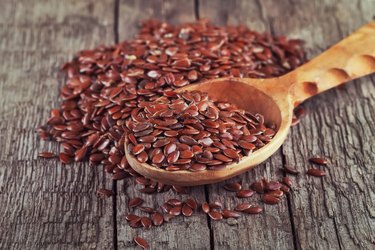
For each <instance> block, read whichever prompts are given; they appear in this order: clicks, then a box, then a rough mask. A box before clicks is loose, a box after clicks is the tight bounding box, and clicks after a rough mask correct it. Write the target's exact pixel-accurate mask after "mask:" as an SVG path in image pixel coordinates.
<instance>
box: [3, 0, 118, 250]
mask: <svg viewBox="0 0 375 250" xmlns="http://www.w3.org/2000/svg"><path fill="white" fill-rule="evenodd" d="M108 6H113V2H112V1H101V2H100V3H98V2H96V1H90V0H87V1H80V2H77V1H73V0H69V1H47V0H44V1H2V3H1V8H0V37H1V40H0V56H1V58H2V62H1V64H0V107H1V108H0V160H1V161H0V206H1V216H0V249H96V248H99V249H110V248H112V247H113V242H112V239H113V225H112V220H111V214H112V202H111V199H109V200H104V201H103V200H100V199H98V198H97V197H96V190H97V189H98V188H101V187H103V186H107V188H111V182H110V181H109V182H107V181H106V179H105V177H104V173H103V171H102V170H101V169H100V168H98V169H91V168H89V167H88V164H85V163H81V164H74V165H72V166H63V165H61V164H60V163H57V162H56V161H55V160H48V161H47V160H43V159H38V158H37V153H38V152H39V151H44V150H52V151H55V152H57V151H58V148H57V145H56V144H52V143H49V142H41V141H40V140H39V139H38V138H37V135H36V134H35V132H34V131H35V128H37V127H38V126H40V125H42V124H43V123H44V122H45V121H46V119H47V117H48V115H49V112H50V109H51V107H56V106H57V105H58V89H59V86H61V83H62V81H63V78H62V76H61V75H60V74H59V73H58V72H59V67H60V65H61V64H62V63H63V62H65V61H67V60H69V59H71V58H72V57H73V55H74V53H75V52H77V51H78V50H80V49H84V48H90V47H94V46H97V45H98V44H99V43H100V42H105V43H110V42H112V41H113V33H112V30H113V29H112V27H113V8H112V9H108Z"/></svg>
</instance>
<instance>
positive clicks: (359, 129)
mask: <svg viewBox="0 0 375 250" xmlns="http://www.w3.org/2000/svg"><path fill="white" fill-rule="evenodd" d="M374 15H375V1H373V0H366V1H365V0H325V1H318V0H300V1H297V0H289V1H272V0H262V1H261V0H254V1H245V0H244V1H225V0H221V1H220V0H211V1H204V0H196V1H188V0H185V1H172V0H170V1H167V0H164V1H163V0H153V1H146V0H140V1H137V0H128V1H125V0H124V1H121V0H120V1H119V0H101V1H96V0H83V1H75V0H64V1H61V0H22V1H21V0H20V1H16V0H5V1H1V4H0V59H1V63H0V161H1V162H0V211H1V212H0V249H133V248H135V244H134V243H133V240H132V238H133V237H134V236H135V235H140V236H142V237H144V238H145V239H147V240H148V241H149V242H150V243H151V248H152V249H374V245H375V143H374V137H375V124H374V123H375V110H374V107H375V78H374V76H369V77H365V78H363V79H361V80H357V81H354V82H352V83H350V84H348V85H345V86H344V87H342V88H340V89H335V90H331V91H328V92H326V93H324V94H322V95H320V96H318V97H316V98H314V99H313V100H309V101H307V102H306V103H305V104H304V107H305V108H306V111H307V113H308V114H307V116H306V117H305V118H303V119H302V121H301V123H300V124H299V125H298V126H296V127H293V129H292V131H291V132H290V135H289V137H288V139H287V140H286V142H285V144H284V145H283V146H282V148H281V149H280V150H279V151H278V152H277V153H276V154H275V155H273V156H272V157H271V158H270V159H269V160H268V161H267V162H265V163H264V164H262V165H260V166H259V167H257V168H256V169H255V170H252V171H250V172H248V173H246V174H243V175H241V176H239V177H236V178H234V179H235V180H242V181H243V182H245V183H246V182H252V181H254V180H255V179H256V178H260V177H268V178H273V179H276V178H280V177H281V176H282V174H281V173H280V172H279V171H277V169H278V168H279V167H280V166H282V164H290V165H294V166H297V167H298V168H299V169H300V170H301V171H303V172H304V171H306V169H307V168H309V166H310V164H309V163H308V161H307V159H308V158H309V157H311V156H315V155H324V156H327V157H328V158H329V159H330V162H331V163H330V165H329V167H328V168H327V171H328V175H327V176H326V177H324V178H322V179H320V178H309V177H307V176H306V175H305V174H302V175H300V176H299V177H297V178H294V179H293V180H294V181H295V183H296V185H295V188H294V190H293V192H292V193H291V194H290V195H288V197H287V199H284V200H283V202H282V204H281V205H279V206H266V207H265V211H264V213H263V214H262V215H259V216H243V217H241V218H240V219H238V221H237V224H235V225H229V224H228V222H227V221H226V220H223V221H220V222H215V221H210V220H209V219H208V217H207V216H206V215H204V214H201V213H197V214H195V215H194V216H193V217H192V218H188V219H186V218H182V217H181V218H178V219H176V220H173V221H172V222H171V223H167V224H165V225H163V226H162V227H157V228H153V229H152V230H142V229H132V228H130V227H129V226H128V225H127V223H126V222H125V220H124V219H123V214H124V213H126V212H127V207H126V202H127V200H128V196H129V195H130V196H132V195H133V194H134V193H135V192H136V193H137V195H139V192H137V191H134V190H132V189H130V188H126V186H125V184H124V183H123V182H119V183H112V181H111V180H110V178H108V176H106V175H105V173H103V171H102V170H101V169H100V168H96V169H95V168H90V167H88V164H87V163H76V164H74V165H70V166H63V165H61V164H60V163H58V162H57V161H54V160H49V161H47V160H43V159H38V158H37V153H38V151H42V150H53V151H58V145H57V144H56V143H48V142H44V141H40V140H39V139H38V138H37V135H36V134H35V128H36V127H38V126H39V125H41V124H43V123H44V122H45V121H46V119H47V117H48V115H49V111H50V109H51V107H57V105H58V103H59V100H58V89H59V86H61V84H62V80H63V76H62V75H61V73H60V72H59V66H60V65H61V64H62V63H63V62H65V61H67V60H69V59H71V58H72V56H73V55H74V53H75V52H77V51H78V50H81V49H85V48H93V47H95V46H97V45H99V44H102V43H104V44H112V43H114V42H117V41H120V40H123V39H126V38H131V37H132V36H133V35H134V34H135V32H136V31H137V23H138V22H139V20H142V19H145V18H150V17H155V18H159V19H162V20H166V21H169V22H173V23H176V22H186V21H194V20H195V19H196V18H198V17H208V18H210V19H211V20H212V21H213V22H215V23H217V24H222V25H224V24H239V23H243V24H246V25H248V26H249V27H250V28H252V29H255V30H258V31H267V32H271V33H272V34H279V35H280V34H283V35H287V36H288V37H291V38H302V39H304V40H306V49H307V51H308V55H309V57H310V58H311V57H312V56H314V55H317V54H319V53H320V52H321V51H323V50H324V49H325V48H327V47H328V46H330V45H332V44H333V43H335V42H337V41H339V40H340V39H342V38H343V37H345V36H346V35H348V34H350V33H351V32H353V31H354V30H355V29H356V28H358V27H359V26H361V25H362V24H365V23H366V22H369V21H371V20H372V19H373V18H374ZM232 181H233V180H232ZM222 185H223V184H216V185H209V186H205V187H196V188H193V189H192V190H191V195H192V196H195V197H196V198H197V199H198V201H200V202H203V201H205V200H209V201H215V200H220V201H222V202H223V203H224V204H225V205H226V206H229V205H233V204H234V202H235V198H233V197H232V196H228V197H225V196H224V195H223V194H222V192H223V189H222ZM102 187H107V188H110V189H111V188H112V187H113V188H117V192H118V194H117V196H115V197H113V199H106V200H102V199H99V198H97V197H96V190H97V189H98V188H102ZM171 196H175V195H174V194H173V193H166V194H158V195H157V196H146V195H144V196H142V197H143V198H144V199H145V200H146V204H150V205H151V204H154V203H160V202H161V200H164V199H166V198H167V197H171ZM184 197H186V196H184Z"/></svg>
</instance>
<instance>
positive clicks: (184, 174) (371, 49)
mask: <svg viewBox="0 0 375 250" xmlns="http://www.w3.org/2000/svg"><path fill="white" fill-rule="evenodd" d="M374 56H375V22H372V23H369V24H367V25H365V26H363V27H362V28H360V29H359V30H358V31H356V32H355V33H353V34H352V35H350V36H349V37H347V38H345V39H344V40H342V41H341V42H339V43H338V44H336V45H334V46H333V47H331V48H330V49H329V50H327V51H325V52H324V53H322V54H321V55H319V56H318V57H316V58H314V59H313V60H311V61H310V62H308V63H306V64H304V65H302V66H301V67H299V68H297V69H295V70H294V71H292V72H290V73H288V74H286V75H284V76H281V77H277V78H271V79H251V78H218V79H214V80H208V81H205V82H202V83H198V84H193V85H189V86H187V87H184V88H180V89H178V90H176V91H177V92H183V91H193V90H199V91H201V92H207V93H208V95H209V97H210V98H211V99H213V100H214V101H222V102H229V103H232V104H235V105H236V106H237V107H238V108H240V109H244V110H246V111H249V112H251V113H260V114H262V115H264V118H265V123H273V124H275V125H276V131H277V132H276V134H275V136H274V137H273V139H272V140H271V141H270V142H269V143H268V144H266V145H265V146H264V147H262V148H260V149H258V150H256V151H254V152H252V153H251V154H249V155H248V156H245V157H243V158H242V159H241V161H239V162H238V163H232V164H229V165H227V166H226V167H225V168H224V169H222V170H204V171H199V172H191V171H187V170H179V171H166V170H163V169H159V168H156V167H154V166H151V165H149V164H147V163H140V162H138V161H137V159H136V158H135V157H134V156H133V155H131V154H130V153H129V152H128V151H127V148H128V147H127V146H126V145H125V153H126V157H127V159H128V162H129V164H130V165H131V167H132V168H133V169H134V170H135V171H137V172H138V173H140V174H142V175H143V176H145V177H148V178H150V179H153V180H156V181H160V182H163V183H166V184H171V185H179V186H195V185H203V184H208V183H214V182H219V181H223V180H225V179H228V178H231V177H233V176H236V175H239V174H241V173H243V172H246V171H248V170H249V169H251V168H253V167H255V166H257V165H259V164H260V163H262V162H263V161H265V160H266V159H268V158H269V157H270V156H271V155H272V154H274V153H275V152H276V151H277V149H278V148H279V147H280V146H281V145H282V144H283V142H284V140H285V138H286V136H287V134H288V131H289V128H290V126H291V121H292V116H293V108H294V107H295V106H297V105H298V104H300V103H301V102H303V101H304V100H306V99H307V98H310V97H311V96H314V95H317V94H319V93H321V92H323V91H326V90H328V89H330V88H333V87H336V86H338V85H340V84H342V83H345V82H347V81H349V80H352V79H355V78H358V77H361V76H364V75H368V74H371V73H373V72H374V71H375V57H374ZM125 144H126V143H125Z"/></svg>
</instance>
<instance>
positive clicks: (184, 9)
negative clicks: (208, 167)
mask: <svg viewBox="0 0 375 250" xmlns="http://www.w3.org/2000/svg"><path fill="white" fill-rule="evenodd" d="M119 10H120V11H119V13H120V15H119V37H120V40H121V39H125V38H127V39H128V38H130V37H132V36H133V35H134V34H135V33H136V29H135V27H136V25H137V23H139V21H140V20H144V19H147V18H157V19H159V20H165V21H168V22H172V23H181V22H188V21H194V20H195V17H194V5H193V1H161V0H157V1H152V2H150V1H130V2H129V1H120V6H119ZM125 13H126V14H125ZM133 187H134V186H133V185H132V186H131V187H130V188H126V182H125V183H124V184H121V183H118V186H117V188H118V195H117V221H118V222H117V223H118V224H117V237H118V247H119V249H132V248H134V247H135V244H134V242H133V237H134V236H137V235H139V236H140V237H142V238H144V239H146V240H147V241H148V242H149V244H150V247H151V249H209V248H210V235H209V228H208V225H207V217H206V215H204V214H202V213H195V214H194V215H193V216H192V217H190V218H183V217H182V216H179V217H178V218H175V219H173V220H172V221H171V222H169V223H164V224H163V225H162V226H160V227H152V228H151V229H150V230H144V229H133V228H131V227H130V226H129V225H128V223H127V222H126V221H125V220H124V214H126V213H129V212H131V211H129V209H128V207H127V202H128V200H129V199H130V198H134V197H136V196H139V197H141V198H143V199H144V200H145V202H144V204H145V205H146V206H147V205H148V206H155V208H158V207H160V205H162V204H163V203H164V202H165V201H167V200H168V199H171V198H179V199H181V200H186V199H187V198H188V197H190V196H191V197H195V198H196V199H197V201H198V202H199V203H202V202H204V201H205V200H206V199H205V190H204V187H196V188H191V189H190V193H189V195H176V194H175V192H174V191H169V192H167V193H162V194H157V195H156V196H155V195H144V194H142V193H140V192H139V191H138V190H136V189H134V188H133ZM139 188H140V186H138V187H137V189H139ZM158 210H159V211H160V208H159V209H158ZM135 213H136V214H138V215H143V216H145V215H146V214H145V213H143V212H141V211H139V210H135Z"/></svg>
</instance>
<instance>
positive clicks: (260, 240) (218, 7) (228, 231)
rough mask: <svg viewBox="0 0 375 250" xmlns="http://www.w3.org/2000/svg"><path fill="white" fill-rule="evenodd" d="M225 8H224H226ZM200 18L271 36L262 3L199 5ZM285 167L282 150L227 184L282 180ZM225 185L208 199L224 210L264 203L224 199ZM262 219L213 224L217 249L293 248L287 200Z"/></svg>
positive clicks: (269, 208) (254, 199)
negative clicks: (243, 27)
mask: <svg viewBox="0 0 375 250" xmlns="http://www.w3.org/2000/svg"><path fill="white" fill-rule="evenodd" d="M224 6H225V7H224ZM200 11H201V12H200V16H201V17H206V18H209V19H210V20H212V21H213V22H214V23H216V24H221V25H227V24H231V25H238V24H245V25H246V26H248V27H249V28H251V29H254V30H257V31H259V32H263V31H267V32H271V28H270V26H269V22H268V20H266V19H264V17H263V14H262V2H261V1H200ZM282 165H283V159H282V154H281V150H279V151H278V152H277V153H276V154H274V155H273V156H272V157H271V158H270V159H269V160H267V161H266V162H265V163H264V164H261V165H260V166H258V167H257V168H255V169H254V170H251V171H249V172H248V173H245V174H243V175H241V176H239V177H236V178H233V179H231V180H228V181H227V182H237V181H242V183H243V184H245V188H247V187H248V186H249V185H250V184H251V183H252V182H254V181H255V180H258V179H260V178H262V177H264V178H266V179H269V180H280V179H281V178H282V177H283V175H282V173H281V172H280V171H278V168H279V167H281V166H282ZM222 186H223V184H222V183H219V184H215V185H210V186H208V190H209V198H210V201H211V202H213V201H215V200H220V201H221V202H222V203H223V204H224V206H225V207H227V208H231V209H233V208H234V206H235V205H236V204H238V203H240V202H245V201H246V202H249V201H250V202H251V203H252V204H255V205H256V204H260V205H261V206H263V203H262V202H261V201H260V196H259V195H254V197H251V198H250V199H238V198H236V197H235V195H231V194H230V193H227V195H225V196H224V195H222V192H226V191H224V189H223V188H222ZM263 207H264V212H263V213H262V214H261V215H255V216H254V215H247V216H246V215H244V216H243V217H241V218H239V219H237V225H232V226H230V225H228V224H227V223H226V222H225V221H222V222H211V225H212V226H211V227H212V231H213V238H214V241H213V242H214V247H215V248H217V249H232V248H233V249H291V248H293V241H294V239H293V230H292V224H291V221H290V218H289V211H288V204H287V199H284V200H283V201H282V202H281V203H280V204H279V205H277V206H272V205H265V206H263Z"/></svg>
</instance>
